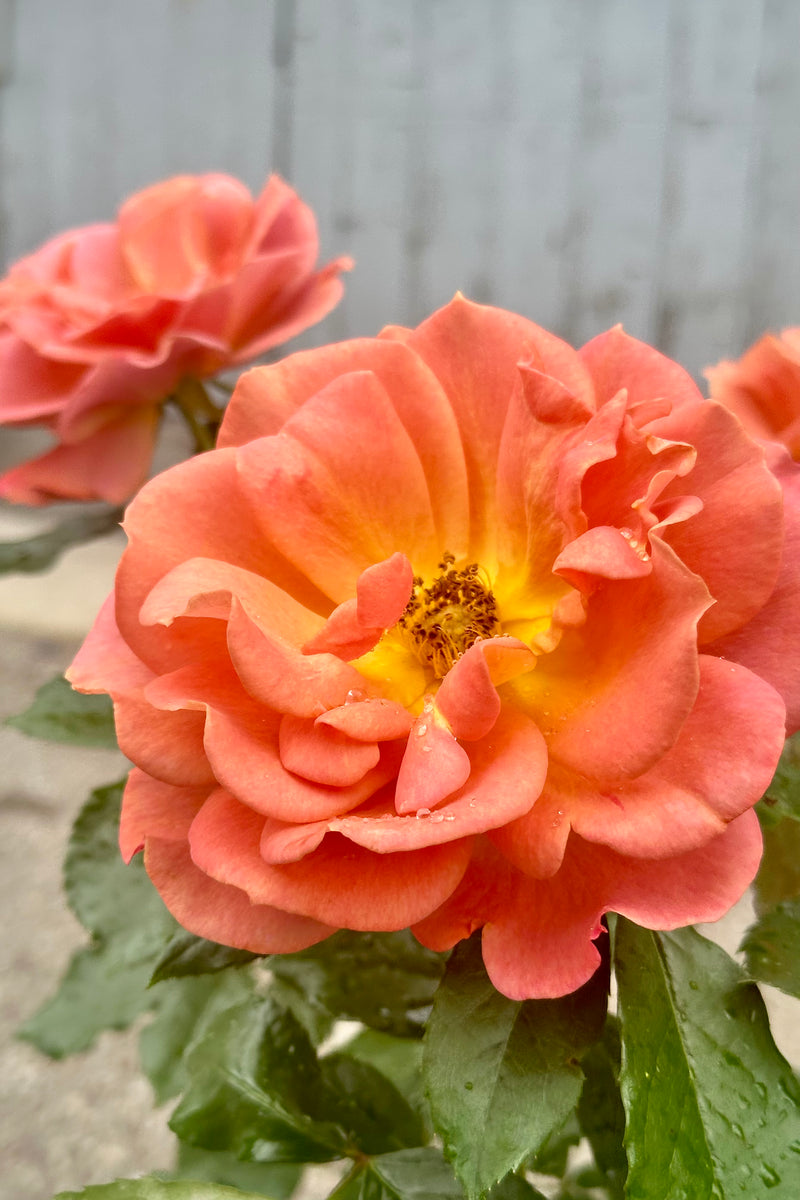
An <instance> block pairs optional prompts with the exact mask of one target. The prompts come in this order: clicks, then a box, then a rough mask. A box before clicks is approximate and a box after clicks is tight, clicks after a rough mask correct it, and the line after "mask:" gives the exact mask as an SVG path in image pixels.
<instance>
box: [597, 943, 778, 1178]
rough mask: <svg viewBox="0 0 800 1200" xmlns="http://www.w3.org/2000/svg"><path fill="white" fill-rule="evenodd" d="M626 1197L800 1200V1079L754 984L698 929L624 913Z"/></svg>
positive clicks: (619, 963) (618, 951)
mask: <svg viewBox="0 0 800 1200" xmlns="http://www.w3.org/2000/svg"><path fill="white" fill-rule="evenodd" d="M615 961H616V972H617V981H618V985H619V1010H620V1018H621V1032H622V1067H621V1075H620V1084H621V1091H622V1099H623V1103H624V1105H625V1111H626V1118H627V1123H626V1133H625V1145H626V1149H627V1154H628V1161H629V1173H628V1181H627V1191H626V1196H627V1197H628V1198H629V1200H653V1197H655V1196H658V1197H659V1200H688V1198H689V1197H691V1200H719V1198H720V1197H722V1198H724V1200H729V1198H732V1197H737V1198H738V1197H740V1196H746V1197H747V1200H796V1198H797V1196H798V1195H800V1107H799V1105H800V1085H799V1084H798V1081H797V1079H796V1078H795V1076H794V1074H793V1072H792V1070H791V1068H790V1066H789V1064H788V1063H787V1062H786V1061H785V1059H784V1058H783V1057H782V1056H781V1054H780V1053H779V1051H778V1050H777V1048H776V1046H775V1043H774V1042H773V1040H772V1035H771V1033H770V1030H769V1023H768V1020H767V1015H766V1011H765V1009H764V1004H763V1001H762V999H761V996H760V994H759V991H758V988H757V987H756V986H755V984H752V983H748V982H747V981H746V980H745V978H744V976H743V974H742V972H741V970H740V969H739V967H738V966H737V965H736V963H735V962H734V961H733V960H732V959H731V958H729V957H728V955H727V954H726V953H725V952H724V951H723V950H721V949H720V948H719V947H718V946H716V945H714V944H713V943H712V942H709V941H707V940H706V939H705V938H702V937H701V936H700V935H699V934H698V933H696V932H695V931H694V930H691V929H683V930H679V931H677V932H675V933H653V932H650V931H649V930H644V929H639V928H638V927H637V926H635V925H633V924H632V923H631V922H629V921H625V920H621V919H620V920H619V921H618V923H617V931H616V937H615Z"/></svg>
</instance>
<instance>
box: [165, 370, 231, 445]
mask: <svg viewBox="0 0 800 1200" xmlns="http://www.w3.org/2000/svg"><path fill="white" fill-rule="evenodd" d="M170 401H171V403H173V404H174V405H175V407H176V408H177V409H178V411H179V413H180V414H181V416H182V417H183V419H184V421H185V422H186V424H187V425H188V427H189V429H190V431H191V434H192V437H193V438H194V450H195V454H203V453H204V452H205V451H206V450H213V449H214V447H215V445H216V444H217V434H218V433H219V427H220V422H221V421H222V413H221V411H220V410H219V409H218V408H217V406H216V404H214V402H213V401H212V400H211V397H210V396H209V394H208V392H207V391H206V389H205V388H204V387H203V385H202V383H201V382H200V380H199V379H195V378H193V377H192V376H191V375H187V376H186V378H185V379H182V380H181V382H180V383H179V384H178V387H177V388H176V390H175V391H174V393H173V394H172V395H171V396H170Z"/></svg>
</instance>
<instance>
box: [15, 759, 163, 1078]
mask: <svg viewBox="0 0 800 1200" xmlns="http://www.w3.org/2000/svg"><path fill="white" fill-rule="evenodd" d="M123 787H124V781H122V782H120V783H115V784H111V785H110V786H108V787H102V788H98V789H97V790H96V791H94V792H92V794H91V796H90V798H89V801H88V803H87V804H86V805H85V807H84V808H83V810H82V812H81V813H80V815H79V816H78V819H77V821H76V822H75V825H74V827H73V832H72V837H71V839H70V844H69V849H68V851H67V857H66V861H65V864H64V885H65V888H66V892H67V899H68V900H69V904H70V908H71V909H72V911H73V912H74V913H75V915H76V917H77V918H78V920H79V921H80V922H81V924H82V925H83V926H84V927H85V928H86V929H87V930H88V931H89V933H91V934H92V942H91V944H90V945H89V946H87V947H84V948H82V949H80V950H78V951H77V952H76V954H75V955H74V956H73V958H72V960H71V962H70V964H69V967H68V968H67V972H66V974H65V976H64V978H63V980H62V983H61V985H60V987H59V990H58V991H57V992H56V994H55V996H53V997H52V998H51V999H50V1000H48V1001H47V1002H46V1003H45V1004H44V1005H43V1007H42V1008H40V1009H39V1010H38V1012H36V1013H35V1014H34V1015H33V1016H32V1017H31V1018H30V1020H29V1021H27V1022H26V1024H25V1025H24V1026H23V1027H22V1029H21V1030H20V1037H22V1038H25V1039H26V1040H27V1041H30V1042H33V1044H34V1045H35V1046H37V1047H38V1048H39V1049H40V1050H42V1051H43V1052H44V1053H45V1054H49V1055H51V1056H52V1057H54V1058H60V1057H62V1056H63V1055H66V1054H74V1053H76V1052H77V1051H80V1050H85V1049H87V1048H88V1047H89V1046H90V1045H91V1044H92V1042H93V1041H94V1039H95V1037H96V1036H97V1034H98V1033H100V1032H102V1030H104V1029H124V1028H125V1027H126V1026H127V1025H129V1024H130V1022H131V1021H132V1020H133V1019H134V1018H135V1017H136V1016H137V1015H138V1014H139V1013H140V1012H144V1011H145V1010H146V1009H148V1008H151V1007H152V1006H153V1003H154V997H153V993H152V992H148V990H147V983H148V980H149V979H150V976H151V974H152V971H153V964H154V963H155V961H156V960H157V958H158V956H159V955H160V953H161V949H162V947H163V945H164V942H165V941H166V940H167V939H168V938H169V937H170V936H171V934H172V933H173V931H174V930H175V928H176V924H175V921H174V920H173V918H172V917H171V916H170V914H169V913H168V912H167V910H166V908H165V907H164V904H163V903H162V901H161V898H160V896H159V895H158V893H157V892H156V890H155V888H154V887H153V885H152V884H151V883H150V880H149V879H148V878H147V875H146V874H145V871H144V867H143V866H142V864H141V862H139V861H137V862H135V863H132V864H131V865H130V866H126V865H125V863H124V862H123V861H122V859H121V857H120V853H119V849H118V847H117V826H118V823H119V809H120V802H121V798H122V789H123Z"/></svg>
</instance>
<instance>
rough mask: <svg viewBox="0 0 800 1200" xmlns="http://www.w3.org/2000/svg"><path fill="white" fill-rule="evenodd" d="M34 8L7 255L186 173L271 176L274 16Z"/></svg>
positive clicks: (259, 2) (17, 89) (77, 2)
mask: <svg viewBox="0 0 800 1200" xmlns="http://www.w3.org/2000/svg"><path fill="white" fill-rule="evenodd" d="M232 11H234V10H233V9H231V8H230V7H229V6H228V5H227V4H220V3H218V0H192V2H191V3H186V0H139V2H138V3H137V4H136V5H130V4H126V3H120V2H119V0H108V2H105V0H104V2H103V3H98V2H97V0H70V3H69V4H63V5H62V4H60V3H56V2H54V0H24V3H22V4H18V5H17V6H16V30H15V40H14V66H13V76H12V80H11V84H10V86H9V87H8V89H7V90H6V98H5V129H6V155H7V162H6V170H5V172H4V178H3V183H2V187H3V201H4V206H5V208H6V209H7V211H8V212H9V213H10V221H9V231H8V246H7V253H8V255H9V257H17V256H18V255H20V254H22V253H25V252H26V251H28V250H30V249H32V248H33V247H34V246H36V245H37V244H38V243H39V242H41V241H43V240H44V239H45V238H46V237H48V236H50V235H51V234H53V233H54V232H56V231H58V230H59V229H63V228H66V227H68V226H70V225H74V224H77V223H83V222H86V221H92V220H99V219H103V218H106V217H109V216H110V215H111V214H112V213H113V212H114V210H115V208H116V206H117V205H118V203H119V202H120V200H122V199H123V198H124V196H125V195H127V194H128V193H129V192H131V191H133V190H135V189H136V188H139V187H142V186H144V185H145V184H147V183H151V182H153V181H155V180H158V179H161V178H164V177H166V176H168V175H171V174H177V173H179V172H181V171H189V172H193V171H204V170H214V169H216V170H222V171H229V172H231V173H232V174H234V175H238V176H240V177H241V178H243V179H244V180H245V181H246V182H247V183H248V184H249V185H250V186H251V187H259V186H260V185H261V183H262V182H263V180H264V177H265V175H266V174H267V173H268V169H269V153H270V136H269V128H270V125H269V122H270V110H271V83H272V78H273V77H272V73H271V71H270V70H269V69H268V62H269V52H270V41H271V34H272V21H273V7H272V5H268V4H264V3H263V0H237V4H236V6H235V14H236V16H235V19H233V20H232V19H231V12H232Z"/></svg>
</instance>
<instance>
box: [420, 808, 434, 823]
mask: <svg viewBox="0 0 800 1200" xmlns="http://www.w3.org/2000/svg"><path fill="white" fill-rule="evenodd" d="M430 815H431V810H430V809H429V808H418V809H417V820H418V821H421V820H422V819H423V818H424V817H429V816H430Z"/></svg>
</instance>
